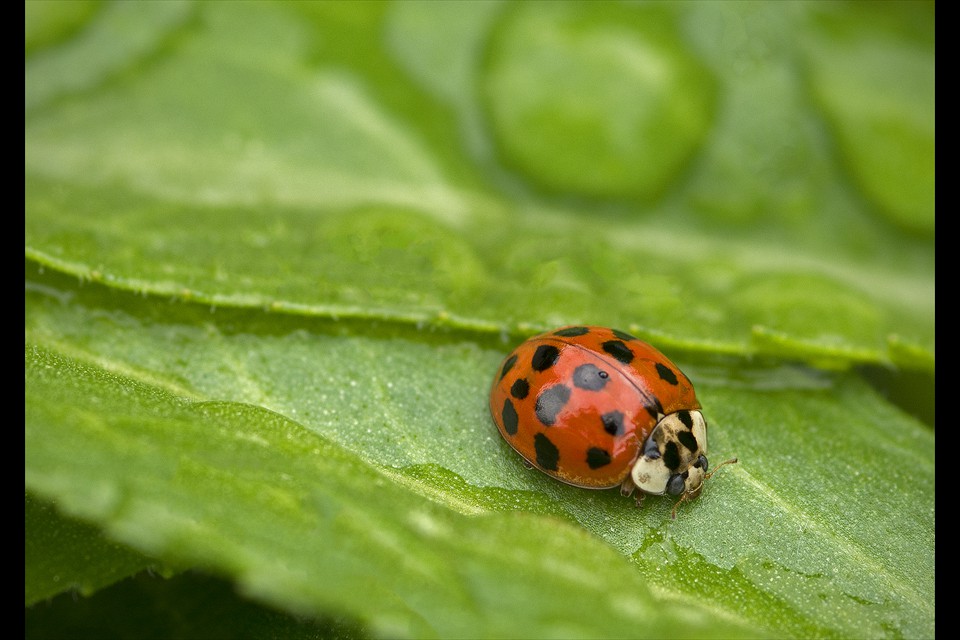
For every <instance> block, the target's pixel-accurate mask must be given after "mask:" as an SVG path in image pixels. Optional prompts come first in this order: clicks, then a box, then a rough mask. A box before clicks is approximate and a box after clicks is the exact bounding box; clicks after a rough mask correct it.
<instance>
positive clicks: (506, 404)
mask: <svg viewBox="0 0 960 640" xmlns="http://www.w3.org/2000/svg"><path fill="white" fill-rule="evenodd" d="M500 419H501V420H502V421H503V430H504V431H506V432H507V433H508V434H510V435H511V436H512V435H516V433H517V425H518V424H519V423H520V416H518V415H517V410H516V409H515V408H514V406H513V403H512V402H510V398H507V399H506V400H504V401H503V411H501V412H500Z"/></svg>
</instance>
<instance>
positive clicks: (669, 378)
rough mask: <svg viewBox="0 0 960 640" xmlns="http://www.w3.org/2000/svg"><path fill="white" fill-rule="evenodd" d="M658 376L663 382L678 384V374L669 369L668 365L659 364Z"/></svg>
mask: <svg viewBox="0 0 960 640" xmlns="http://www.w3.org/2000/svg"><path fill="white" fill-rule="evenodd" d="M657 374H659V376H660V379H661V380H663V381H664V382H667V383H669V384H672V385H676V384H677V374H675V373H674V372H673V370H672V369H670V367H667V366H666V365H662V364H660V363H659V362H658V363H657Z"/></svg>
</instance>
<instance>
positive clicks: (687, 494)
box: [670, 458, 738, 520]
mask: <svg viewBox="0 0 960 640" xmlns="http://www.w3.org/2000/svg"><path fill="white" fill-rule="evenodd" d="M737 461H738V459H737V458H730V459H729V460H725V461H724V462H721V463H720V464H718V465H717V466H716V468H715V469H714V470H713V471H711V472H710V473H708V474H707V475H705V476H703V481H704V482H706V481H707V480H709V479H710V476H712V475H713V474H715V473H716V472H717V471H719V470H720V467H722V466H723V465H725V464H736V463H737ZM700 486H701V487H703V485H702V484H701V485H700ZM698 495H700V491H699V490H696V493H693V492H691V491H687V492H685V493H684V494H683V495H682V496H680V499H679V500H677V504H675V505H673V511H671V512H670V519H671V520H676V519H677V507H679V506H680V505H681V504H683V503H684V502H686V501H687V500H692V499H693V498H695V497H696V496H698Z"/></svg>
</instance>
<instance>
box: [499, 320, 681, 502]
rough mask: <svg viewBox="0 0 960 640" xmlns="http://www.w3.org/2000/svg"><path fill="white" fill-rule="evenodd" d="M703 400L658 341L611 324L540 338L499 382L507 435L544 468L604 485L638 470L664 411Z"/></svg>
mask: <svg viewBox="0 0 960 640" xmlns="http://www.w3.org/2000/svg"><path fill="white" fill-rule="evenodd" d="M683 409H687V410H694V409H700V403H699V402H698V400H697V397H696V393H695V392H694V389H693V385H692V384H691V383H690V380H689V379H688V378H687V377H686V376H685V375H684V374H683V373H682V372H681V371H680V369H678V368H677V366H676V365H674V364H673V363H672V362H670V360H668V359H667V357H666V356H664V355H663V354H662V353H660V352H659V351H658V350H657V349H655V348H654V347H652V346H651V345H649V344H647V343H646V342H643V341H642V340H639V339H638V338H635V337H633V336H631V335H629V334H626V333H624V332H622V331H617V330H615V329H610V328H607V327H595V326H589V327H588V326H569V327H562V328H560V329H556V330H554V331H550V332H548V333H544V334H541V335H539V336H535V337H533V338H530V339H529V340H527V341H526V342H524V343H523V344H521V345H520V346H519V347H517V348H516V349H515V350H514V351H513V352H512V353H511V354H510V355H509V356H507V358H506V359H505V360H504V362H503V364H502V365H501V367H500V368H499V369H498V370H497V373H496V375H495V377H494V382H493V387H492V388H491V390H490V412H491V414H492V415H493V420H494V422H495V423H496V425H497V428H498V429H499V430H500V434H501V435H502V436H503V438H504V439H505V440H506V441H507V442H508V443H510V446H511V447H513V448H514V449H515V450H516V451H517V452H518V453H519V454H520V455H521V456H523V457H524V458H526V459H527V460H528V461H529V462H531V463H532V464H533V465H534V466H536V467H537V468H539V469H540V470H541V471H543V472H545V473H547V474H549V475H551V476H553V477H555V478H557V479H558V480H561V481H563V482H567V483H569V484H573V485H577V486H580V487H589V488H594V489H603V488H609V487H614V486H617V485H619V484H620V483H621V482H623V480H624V478H626V477H627V475H628V474H629V473H630V469H631V468H632V466H633V463H634V462H635V461H636V459H637V457H638V456H639V455H640V453H641V452H642V451H643V444H644V442H645V441H646V439H647V436H649V435H650V432H651V431H653V429H654V427H655V426H656V424H657V416H658V415H667V414H670V413H674V412H676V411H680V410H683Z"/></svg>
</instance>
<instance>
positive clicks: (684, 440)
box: [677, 431, 697, 451]
mask: <svg viewBox="0 0 960 640" xmlns="http://www.w3.org/2000/svg"><path fill="white" fill-rule="evenodd" d="M677 440H679V441H680V444H682V445H683V446H685V447H686V448H687V449H689V450H690V451H696V450H697V439H696V438H695V437H694V436H693V433H692V432H690V431H681V432H680V433H678V434H677Z"/></svg>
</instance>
